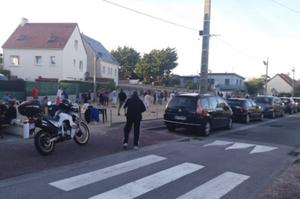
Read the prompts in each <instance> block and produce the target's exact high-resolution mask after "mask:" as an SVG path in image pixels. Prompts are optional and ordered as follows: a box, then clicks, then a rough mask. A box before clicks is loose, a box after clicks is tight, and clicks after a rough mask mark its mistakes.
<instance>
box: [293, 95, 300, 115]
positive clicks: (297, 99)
mask: <svg viewBox="0 0 300 199" xmlns="http://www.w3.org/2000/svg"><path fill="white" fill-rule="evenodd" d="M293 100H294V101H295V102H296V104H297V111H298V112H300V97H293Z"/></svg>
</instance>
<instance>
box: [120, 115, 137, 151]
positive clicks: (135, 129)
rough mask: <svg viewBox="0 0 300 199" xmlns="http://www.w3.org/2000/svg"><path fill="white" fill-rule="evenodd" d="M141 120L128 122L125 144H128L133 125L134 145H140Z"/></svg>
mask: <svg viewBox="0 0 300 199" xmlns="http://www.w3.org/2000/svg"><path fill="white" fill-rule="evenodd" d="M140 123H141V119H140V118H134V119H131V118H128V117H127V121H126V125H125V127H124V140H123V143H128V138H129V133H130V131H131V128H132V125H134V138H133V145H134V146H138V145H139V137H140Z"/></svg>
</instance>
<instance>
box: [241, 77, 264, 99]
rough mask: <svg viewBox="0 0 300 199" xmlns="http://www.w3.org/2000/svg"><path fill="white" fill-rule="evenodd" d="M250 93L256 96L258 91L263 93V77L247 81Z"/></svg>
mask: <svg viewBox="0 0 300 199" xmlns="http://www.w3.org/2000/svg"><path fill="white" fill-rule="evenodd" d="M245 85H246V87H247V90H248V93H249V94H250V95H251V96H255V95H257V94H258V93H262V92H263V89H264V81H263V79H261V78H252V79H250V80H249V81H246V82H245Z"/></svg>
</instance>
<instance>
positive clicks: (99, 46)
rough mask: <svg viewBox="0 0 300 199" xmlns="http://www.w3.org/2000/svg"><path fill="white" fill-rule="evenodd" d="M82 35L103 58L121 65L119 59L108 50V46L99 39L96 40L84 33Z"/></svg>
mask: <svg viewBox="0 0 300 199" xmlns="http://www.w3.org/2000/svg"><path fill="white" fill-rule="evenodd" d="M81 37H82V39H83V40H84V41H85V42H86V43H87V44H88V45H89V46H90V47H91V48H92V49H93V51H94V52H95V53H96V54H97V56H99V57H100V58H101V59H102V60H104V61H106V62H109V63H112V64H116V65H119V63H118V61H117V60H116V59H115V58H114V57H113V56H112V55H111V54H110V52H109V51H108V50H106V48H105V47H104V46H103V45H102V44H101V43H100V42H99V41H96V40H94V39H92V38H90V37H88V36H86V35H84V34H81Z"/></svg>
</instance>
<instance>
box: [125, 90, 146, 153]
mask: <svg viewBox="0 0 300 199" xmlns="http://www.w3.org/2000/svg"><path fill="white" fill-rule="evenodd" d="M124 109H126V125H125V127H124V140H123V148H125V149H126V148H127V146H128V138H129V132H130V131H131V128H132V125H134V138H133V146H134V149H136V150H137V149H138V145H139V136H140V123H141V120H142V113H143V112H144V111H146V107H145V105H144V103H143V101H142V100H141V99H140V98H139V97H138V94H137V92H136V91H134V92H133V94H132V96H131V97H130V98H129V99H128V100H127V101H126V102H125V104H124Z"/></svg>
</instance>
